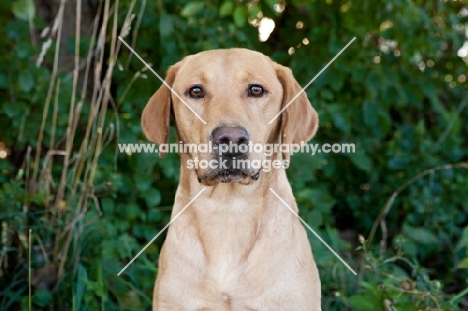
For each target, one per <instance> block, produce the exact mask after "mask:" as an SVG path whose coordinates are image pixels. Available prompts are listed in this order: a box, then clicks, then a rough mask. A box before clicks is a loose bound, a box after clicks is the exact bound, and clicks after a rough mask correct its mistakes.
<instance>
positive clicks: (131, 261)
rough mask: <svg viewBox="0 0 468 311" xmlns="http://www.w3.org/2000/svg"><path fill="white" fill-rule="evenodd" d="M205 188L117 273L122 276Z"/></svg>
mask: <svg viewBox="0 0 468 311" xmlns="http://www.w3.org/2000/svg"><path fill="white" fill-rule="evenodd" d="M205 189H206V188H203V189H202V190H200V192H198V193H197V195H196V196H194V197H193V199H191V200H190V202H188V203H187V205H185V206H184V208H183V209H182V210H181V211H180V212H178V213H177V215H175V216H174V218H172V219H171V221H170V222H169V223H168V224H167V225H166V226H164V228H162V230H161V231H159V232H158V234H156V236H155V237H154V238H152V239H151V241H149V242H148V244H146V246H145V247H143V249H142V250H141V251H140V252H139V253H138V254H136V256H135V257H133V259H132V260H130V262H129V263H128V264H127V265H126V266H125V267H123V269H122V270H120V272H119V273H117V276H120V275H121V274H122V272H124V271H125V269H127V268H128V266H130V265H131V264H132V263H133V262H134V261H135V259H137V258H138V256H140V255H141V253H143V252H144V251H145V249H147V248H148V246H150V244H151V243H153V242H154V241H155V240H156V239H157V238H158V236H160V235H161V233H163V232H164V230H166V229H167V227H169V226H170V225H171V224H172V223H173V222H174V221H175V220H176V219H177V217H179V216H180V214H182V213H183V212H184V211H185V210H186V209H187V207H189V206H190V204H192V203H193V201H195V199H196V198H198V197H199V196H200V194H202V192H203V191H205Z"/></svg>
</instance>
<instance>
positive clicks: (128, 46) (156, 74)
mask: <svg viewBox="0 0 468 311" xmlns="http://www.w3.org/2000/svg"><path fill="white" fill-rule="evenodd" d="M119 40H120V41H122V43H123V44H124V45H125V46H126V47H127V48H128V49H129V50H130V51H131V52H132V53H133V54H135V56H136V57H138V59H139V60H140V61H141V62H142V63H143V64H144V65H145V66H146V67H147V68H148V69H149V70H150V71H151V72H152V73H153V74H154V75H155V76H156V77H158V79H159V80H161V82H162V83H163V84H164V85H165V86H166V87H167V88H168V89H169V90H171V92H172V94H174V95H175V96H177V98H178V99H180V101H181V102H182V103H183V104H184V105H185V106H187V108H188V109H190V111H191V112H193V114H194V115H195V116H196V117H197V118H198V119H200V121H202V122H203V124H206V122H205V120H203V119H202V117H200V116H199V115H198V113H196V112H195V110H193V108H192V107H190V106H189V105H188V104H187V103H186V102H185V100H183V99H182V97H180V96H179V94H177V93H176V91H174V90H173V89H172V87H170V85H169V84H167V82H166V81H164V79H163V78H161V76H160V75H158V73H157V72H156V71H154V70H153V68H151V66H150V65H148V63H146V62H145V61H144V60H143V58H141V56H140V55H138V54H137V52H135V50H134V49H132V47H131V46H130V45H128V44H127V42H125V41H124V39H122V37H120V36H119Z"/></svg>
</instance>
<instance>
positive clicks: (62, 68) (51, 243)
mask: <svg viewBox="0 0 468 311" xmlns="http://www.w3.org/2000/svg"><path fill="white" fill-rule="evenodd" d="M0 21H1V25H2V27H1V28H0V185H1V186H0V223H1V226H0V239H1V249H0V309H1V310H31V309H34V310H77V311H81V310H150V309H151V295H152V287H153V282H154V280H155V276H156V273H157V259H158V252H159V249H160V246H161V244H162V242H163V240H164V236H161V237H160V238H159V239H158V240H157V241H156V242H155V243H153V244H152V245H151V246H150V247H149V248H148V249H147V250H146V251H145V252H144V253H143V254H142V255H141V256H140V257H139V258H138V259H137V260H136V261H135V262H134V263H133V264H132V265H131V266H130V267H129V268H128V269H127V270H126V271H125V272H124V273H123V274H122V275H121V276H120V277H118V276H117V273H118V272H119V271H120V269H122V268H123V267H124V266H125V264H127V263H128V262H129V260H130V259H131V258H132V257H133V256H135V255H136V254H137V252H138V251H139V250H140V249H141V248H142V247H143V246H144V245H145V244H146V243H147V242H148V241H149V240H150V239H151V238H153V237H154V236H155V234H156V233H157V232H159V230H161V229H162V228H163V226H164V225H165V224H167V223H168V221H169V217H170V210H171V207H172V204H173V198H174V193H175V189H176V186H177V183H178V172H179V160H178V157H177V155H173V154H169V155H167V156H166V157H165V158H163V159H159V158H158V157H157V156H155V155H152V154H133V155H131V154H122V153H118V150H117V143H135V142H145V141H146V140H145V138H144V136H143V134H142V131H141V127H140V115H141V112H142V110H143V107H144V105H145V104H146V101H147V100H148V98H149V97H150V96H151V95H152V93H153V92H154V91H155V90H156V89H158V87H159V86H160V84H161V83H160V81H158V79H157V78H156V77H155V76H154V75H153V74H152V73H151V72H149V71H148V70H146V69H145V66H144V65H143V64H142V63H141V62H140V61H139V60H138V59H137V58H136V57H134V56H132V55H131V53H130V51H129V50H128V49H127V48H126V47H124V46H123V45H121V43H120V42H119V40H118V39H117V36H119V35H120V36H122V37H123V38H124V39H125V40H126V42H129V43H130V44H131V45H132V46H133V48H134V49H135V50H136V51H137V52H138V53H139V54H140V55H141V56H142V57H143V58H144V59H145V60H146V61H147V62H148V63H150V64H151V66H152V68H154V69H155V70H156V71H157V72H158V73H160V74H161V75H164V74H165V72H166V70H167V68H168V66H170V65H172V64H174V63H175V62H177V61H179V60H180V59H182V58H183V57H184V56H186V55H190V54H193V53H196V52H199V51H203V50H208V49H215V48H230V47H245V48H249V49H253V50H257V51H260V52H263V53H264V54H266V55H269V56H270V57H271V58H272V59H274V60H275V61H277V62H279V63H281V64H283V65H286V66H289V67H290V68H291V69H292V70H293V72H294V75H295V76H296V78H297V80H298V81H299V83H300V84H301V85H305V84H306V83H307V82H308V81H309V80H310V79H311V78H312V77H313V76H315V74H316V73H318V72H319V71H320V70H321V69H322V68H323V66H324V65H325V64H326V63H327V62H328V61H329V60H330V59H331V58H333V56H335V54H336V53H337V52H338V51H339V50H340V49H341V48H342V47H343V46H344V45H345V44H346V43H347V42H349V41H350V40H351V39H352V38H353V37H356V38H357V39H356V41H355V42H354V43H353V44H351V46H350V47H349V48H348V49H347V50H346V51H345V52H344V53H343V54H342V55H341V56H340V57H339V58H338V59H337V60H336V61H335V62H334V63H333V64H332V65H331V66H330V67H329V68H328V69H327V70H326V71H325V72H324V73H323V74H322V75H321V76H320V77H319V78H318V79H317V80H316V81H315V82H314V83H313V84H312V85H311V86H310V87H309V88H308V89H307V95H308V97H309V99H310V101H311V103H312V104H313V105H314V107H315V108H316V110H317V111H318V112H319V114H320V118H321V127H320V129H319V132H318V134H317V136H316V137H315V138H314V141H315V142H317V143H334V142H344V143H354V144H356V150H357V152H356V153H355V154H343V155H338V154H327V155H325V154H318V155H315V156H314V157H311V156H310V155H306V154H297V155H294V156H293V158H292V166H291V167H290V168H289V169H288V175H289V178H290V181H291V184H292V187H293V190H294V193H295V195H296V199H297V202H298V204H299V208H300V213H301V215H302V217H303V218H304V219H305V220H306V221H307V222H308V223H309V224H310V225H311V226H312V227H313V228H314V229H315V230H317V232H318V233H319V234H320V235H321V236H322V237H323V238H324V239H325V240H326V241H327V242H328V243H329V244H330V245H331V246H332V247H333V248H334V249H336V250H337V251H338V252H339V253H340V255H341V256H343V257H344V259H345V260H346V261H347V262H349V263H350V264H351V266H352V267H353V268H354V269H355V270H356V271H358V276H357V277H356V276H354V275H352V274H351V273H350V272H349V271H348V270H347V269H346V268H345V267H344V266H343V265H342V264H341V263H340V262H339V261H338V260H337V259H336V258H335V257H334V256H333V255H332V254H331V253H330V252H329V251H328V250H327V249H326V248H325V247H323V245H321V244H320V242H319V241H318V240H317V239H315V238H314V236H309V238H310V242H311V245H312V247H313V249H314V255H315V258H316V261H317V263H318V265H319V270H320V274H321V278H322V292H323V302H322V307H323V310H359V311H361V310H363V311H366V310H369V311H378V310H384V311H389V310H399V311H400V310H401V311H413V310H414V311H419V310H425V311H426V310H467V309H468V299H467V294H468V290H467V288H468V284H467V283H468V281H467V280H468V272H467V268H468V253H467V248H468V199H467V194H468V171H467V169H468V163H467V162H468V141H467V135H468V122H466V121H467V116H468V109H467V108H466V106H467V104H468V88H467V81H466V80H467V72H468V70H467V67H468V66H467V64H468V63H467V62H468V55H467V54H468V43H466V41H468V38H467V37H468V33H467V25H468V10H467V6H466V2H465V1H462V0H459V1H452V0H426V1H423V0H388V1H387V0H386V1H383V0H361V1H357V0H324V1H319V0H308V1H306V0H252V1H244V0H219V1H217V0H213V1H211V0H209V1H181V0H176V1H169V0H157V1H145V0H138V1H136V0H120V1H117V0H101V1H99V0H84V1H76V0H69V1H60V0H35V1H34V0H14V1H11V2H6V1H2V2H1V3H0ZM77 21H78V23H77ZM77 25H78V27H77ZM272 25H274V26H275V27H274V28H273V29H271V26H272ZM268 27H270V30H272V32H271V34H268V33H267V32H266V30H267V29H268ZM259 29H261V30H262V37H261V38H260V37H259ZM260 39H261V40H260ZM464 44H465V46H464V47H463V45H464ZM171 139H172V141H175V135H174V133H173V132H172V138H171ZM29 230H31V234H30V231H29ZM29 245H31V246H29ZM29 265H30V266H31V269H29V268H28V267H29ZM29 285H31V287H29ZM29 290H31V293H30V295H31V297H32V299H31V300H30V299H29V298H28V296H29Z"/></svg>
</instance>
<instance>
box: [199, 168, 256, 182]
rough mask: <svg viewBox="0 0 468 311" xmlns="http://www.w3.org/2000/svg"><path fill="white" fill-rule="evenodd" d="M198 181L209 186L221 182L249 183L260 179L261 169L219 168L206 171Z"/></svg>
mask: <svg viewBox="0 0 468 311" xmlns="http://www.w3.org/2000/svg"><path fill="white" fill-rule="evenodd" d="M196 173H197V176H198V182H199V183H201V184H204V185H207V186H212V185H215V184H219V183H240V184H249V183H252V182H254V181H256V180H258V179H259V177H260V170H258V171H252V170H242V169H234V168H227V169H219V170H212V171H210V172H207V173H205V174H204V175H203V176H200V175H198V172H196Z"/></svg>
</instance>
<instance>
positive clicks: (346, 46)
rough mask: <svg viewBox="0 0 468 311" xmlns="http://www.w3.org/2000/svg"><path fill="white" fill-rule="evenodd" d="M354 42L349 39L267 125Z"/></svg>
mask: <svg viewBox="0 0 468 311" xmlns="http://www.w3.org/2000/svg"><path fill="white" fill-rule="evenodd" d="M354 40H356V37H354V38H352V39H351V41H349V42H348V44H346V45H345V47H344V48H342V49H341V51H339V52H338V54H336V55H335V57H333V58H332V60H331V61H329V62H328V64H327V65H326V66H325V67H323V69H322V70H320V72H319V73H318V74H316V75H315V77H313V78H312V80H310V81H309V83H307V84H306V86H304V87H303V88H302V90H300V92H299V93H297V94H296V96H294V97H293V99H291V100H290V101H289V103H288V104H287V105H286V106H284V108H283V109H281V111H280V112H278V114H276V116H274V117H273V119H271V120H270V122H268V124H271V123H272V122H273V121H275V119H276V118H278V117H279V116H280V114H282V113H283V111H285V110H286V108H288V107H289V105H291V104H292V102H293V101H295V100H296V98H298V97H299V95H301V94H302V92H304V91H305V89H306V88H308V87H309V85H311V84H312V82H314V81H315V79H317V78H318V77H319V76H320V75H321V74H322V72H324V71H325V69H327V68H328V66H330V65H331V63H333V62H334V61H335V59H337V58H338V56H340V55H341V53H343V52H344V50H346V49H347V48H348V46H349V45H350V44H351V43H353V41H354Z"/></svg>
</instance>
